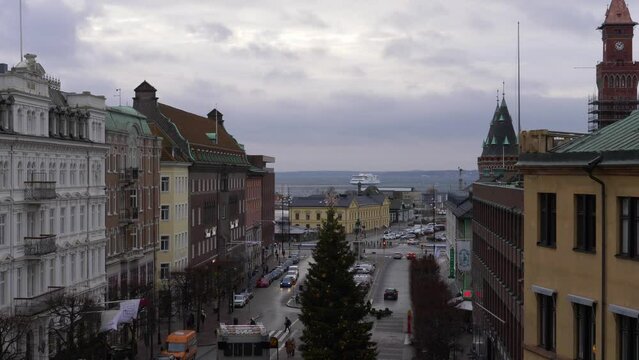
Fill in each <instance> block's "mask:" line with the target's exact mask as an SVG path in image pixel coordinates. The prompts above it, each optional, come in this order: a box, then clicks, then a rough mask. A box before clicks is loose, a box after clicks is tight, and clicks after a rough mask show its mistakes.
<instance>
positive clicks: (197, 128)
mask: <svg viewBox="0 0 639 360" xmlns="http://www.w3.org/2000/svg"><path fill="white" fill-rule="evenodd" d="M158 108H159V110H160V112H161V113H162V114H163V115H165V116H166V117H168V118H169V119H171V121H172V122H173V123H174V124H175V125H176V126H177V127H178V129H179V130H180V133H181V134H182V136H184V138H185V139H186V140H188V142H189V143H190V144H191V145H199V146H203V147H207V148H216V149H224V150H226V151H231V152H237V153H244V151H243V149H242V148H241V147H240V145H239V144H238V143H237V141H235V139H234V138H233V137H232V136H231V135H230V134H229V133H228V132H227V131H226V129H225V128H224V125H223V123H222V122H221V121H218V124H217V126H216V124H215V119H209V118H205V117H203V116H199V115H196V114H193V113H190V112H188V111H184V110H181V109H178V108H174V107H172V106H170V105H166V104H162V103H158ZM216 128H217V129H216ZM216 130H217V131H218V133H217V135H216V138H217V143H215V141H213V140H211V139H210V138H209V136H208V135H207V134H211V133H215V131H216Z"/></svg>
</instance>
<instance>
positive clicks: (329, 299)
mask: <svg viewBox="0 0 639 360" xmlns="http://www.w3.org/2000/svg"><path fill="white" fill-rule="evenodd" d="M313 260H314V262H313V263H311V264H310V269H309V271H308V275H307V276H306V282H305V291H304V292H303V293H302V297H301V300H302V314H301V315H300V320H301V321H302V323H303V324H304V332H303V334H302V337H301V340H302V342H303V345H302V351H303V357H304V359H308V360H315V359H317V360H324V359H334V360H339V359H348V360H366V359H375V358H376V354H377V350H376V346H375V343H374V342H372V341H371V329H372V327H373V324H372V322H368V321H365V317H366V315H367V313H368V310H369V306H368V305H367V304H365V303H364V296H365V292H364V290H362V289H360V288H358V287H357V286H356V285H355V282H354V281H353V274H352V273H351V272H350V271H349V268H350V267H351V266H352V265H353V264H354V263H355V255H354V254H353V253H352V252H351V251H350V249H349V247H348V242H347V241H346V235H345V232H344V227H343V226H341V225H340V224H339V223H338V221H337V219H336V216H335V211H334V209H332V208H331V209H329V211H328V213H327V219H326V221H324V222H323V223H322V227H321V229H320V233H319V242H318V243H317V247H316V248H315V250H314V252H313Z"/></svg>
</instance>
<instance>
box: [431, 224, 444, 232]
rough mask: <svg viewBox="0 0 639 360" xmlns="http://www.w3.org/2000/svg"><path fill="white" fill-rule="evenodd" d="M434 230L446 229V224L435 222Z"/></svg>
mask: <svg viewBox="0 0 639 360" xmlns="http://www.w3.org/2000/svg"><path fill="white" fill-rule="evenodd" d="M434 228H435V231H444V230H446V225H444V224H435V227H434Z"/></svg>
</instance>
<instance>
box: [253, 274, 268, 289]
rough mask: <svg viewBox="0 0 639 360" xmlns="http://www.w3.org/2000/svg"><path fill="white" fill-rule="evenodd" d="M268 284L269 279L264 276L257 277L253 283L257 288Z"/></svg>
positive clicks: (265, 286)
mask: <svg viewBox="0 0 639 360" xmlns="http://www.w3.org/2000/svg"><path fill="white" fill-rule="evenodd" d="M269 285H271V281H270V280H269V279H268V278H267V277H266V276H264V277H261V278H259V280H257V283H255V286H256V287H258V288H267V287H268V286H269Z"/></svg>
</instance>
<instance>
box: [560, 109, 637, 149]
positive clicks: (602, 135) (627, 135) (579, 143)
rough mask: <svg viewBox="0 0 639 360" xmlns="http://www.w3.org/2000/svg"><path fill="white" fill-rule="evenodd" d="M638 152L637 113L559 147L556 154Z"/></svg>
mask: <svg viewBox="0 0 639 360" xmlns="http://www.w3.org/2000/svg"><path fill="white" fill-rule="evenodd" d="M633 150H639V111H633V112H632V113H631V114H630V116H628V117H627V118H625V119H623V120H618V121H615V122H614V123H612V124H610V125H608V126H606V127H604V128H601V129H599V130H597V131H595V132H594V133H592V134H589V135H586V136H583V137H580V138H576V139H575V140H573V141H571V142H569V143H566V144H564V145H561V146H559V147H558V148H556V149H555V150H554V152H556V153H574V152H604V151H633Z"/></svg>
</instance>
